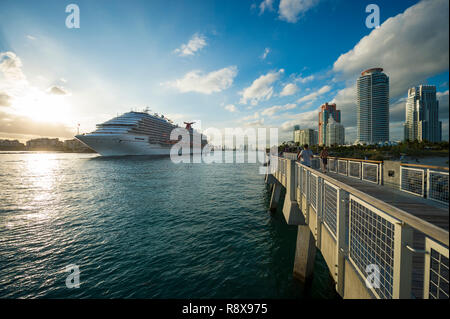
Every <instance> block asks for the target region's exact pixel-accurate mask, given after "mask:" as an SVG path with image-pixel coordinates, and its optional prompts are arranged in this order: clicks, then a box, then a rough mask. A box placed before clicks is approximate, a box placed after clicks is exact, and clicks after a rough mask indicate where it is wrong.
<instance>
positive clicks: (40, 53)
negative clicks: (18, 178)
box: [0, 0, 449, 142]
mask: <svg viewBox="0 0 450 319" xmlns="http://www.w3.org/2000/svg"><path fill="white" fill-rule="evenodd" d="M373 2H374V1H373V0H369V1H361V0H280V1H278V0H272V1H270V0H265V1H263V0H258V1H256V0H249V1H237V0H229V1H224V0H222V1H212V0H210V1H206V0H203V1H200V0H196V1H167V0H166V1H92V0H91V1H73V2H72V3H75V4H77V5H78V6H79V8H80V28H79V29H68V28H67V27H66V26H65V20H66V17H67V15H68V13H66V12H65V7H66V5H68V4H69V3H71V2H65V1H20V0H19V1H17V0H14V1H10V0H1V1H0V66H1V68H0V71H1V72H0V138H18V139H20V140H25V139H27V138H29V137H31V136H35V135H42V136H57V137H65V138H68V137H71V136H73V134H74V133H75V132H76V126H77V123H80V127H81V130H82V131H90V130H92V129H94V127H95V124H96V123H99V122H102V121H104V120H106V119H109V118H110V117H112V116H115V115H116V114H117V113H122V112H126V111H129V110H130V109H131V108H134V109H143V108H144V107H145V106H149V107H150V108H151V109H152V110H153V111H154V112H158V113H163V114H164V115H167V116H168V117H169V118H172V119H173V120H174V121H175V122H178V123H181V122H182V121H187V120H200V121H201V123H202V128H203V129H205V128H208V127H217V128H220V129H223V128H226V127H242V126H256V127H279V128H280V133H279V135H280V139H281V140H288V139H291V136H292V133H291V129H292V127H293V125H295V124H299V125H300V126H301V127H302V128H315V129H317V127H318V123H317V121H318V115H317V109H318V108H319V106H320V105H321V104H323V103H325V102H331V101H334V102H336V103H337V107H338V109H341V110H342V117H343V123H344V125H345V126H346V135H347V136H346V139H347V141H349V142H351V141H353V140H354V138H355V133H356V128H355V127H356V116H355V113H356V97H355V95H354V85H355V80H356V78H357V76H358V75H359V73H360V72H361V71H363V70H364V69H366V68H370V67H374V66H379V67H383V68H385V71H386V73H387V74H388V75H389V76H390V79H391V139H392V140H398V139H401V138H402V132H403V131H402V127H401V124H402V123H403V121H404V98H405V96H406V92H407V89H408V88H409V87H410V86H414V85H419V84H434V85H436V86H437V91H438V92H439V94H438V96H439V99H440V101H441V102H440V103H441V117H442V120H443V122H444V123H443V124H444V130H443V131H444V132H443V135H444V137H445V138H446V139H448V77H449V73H448V69H449V67H448V57H449V50H448V45H449V44H448V1H447V0H427V1H421V2H419V1H408V0H404V1H376V4H377V5H378V6H379V8H380V19H381V21H380V22H381V27H380V28H379V29H377V30H374V29H369V28H367V27H366V25H365V20H366V17H367V15H368V13H366V12H365V8H366V6H367V5H368V4H370V3H373ZM411 34H413V35H414V36H411ZM2 73H3V74H2Z"/></svg>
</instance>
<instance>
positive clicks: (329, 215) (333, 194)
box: [323, 181, 338, 238]
mask: <svg viewBox="0 0 450 319" xmlns="http://www.w3.org/2000/svg"><path fill="white" fill-rule="evenodd" d="M323 193H324V194H323V196H324V198H323V220H324V222H325V225H327V227H328V228H329V229H330V231H331V233H332V234H333V235H334V237H335V238H336V223H337V207H338V188H337V187H336V186H334V185H332V184H330V183H328V182H326V181H325V185H324V190H323Z"/></svg>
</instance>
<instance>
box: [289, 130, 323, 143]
mask: <svg viewBox="0 0 450 319" xmlns="http://www.w3.org/2000/svg"><path fill="white" fill-rule="evenodd" d="M295 132H296V133H295V136H294V142H295V143H299V144H300V145H304V144H308V145H317V143H318V133H317V131H316V130H313V129H310V128H308V129H303V130H297V131H295Z"/></svg>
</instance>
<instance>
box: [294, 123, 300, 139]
mask: <svg viewBox="0 0 450 319" xmlns="http://www.w3.org/2000/svg"><path fill="white" fill-rule="evenodd" d="M299 130H300V125H294V139H293V141H294V142H295V136H296V135H298V133H296V132H297V131H299Z"/></svg>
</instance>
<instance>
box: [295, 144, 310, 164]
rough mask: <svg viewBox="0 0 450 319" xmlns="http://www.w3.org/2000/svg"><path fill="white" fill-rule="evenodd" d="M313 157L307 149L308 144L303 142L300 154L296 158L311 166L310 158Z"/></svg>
mask: <svg viewBox="0 0 450 319" xmlns="http://www.w3.org/2000/svg"><path fill="white" fill-rule="evenodd" d="M312 158H313V153H312V152H311V150H310V149H309V146H308V144H305V145H304V146H303V151H301V152H300V155H299V156H298V159H299V160H300V159H301V161H302V164H303V165H306V166H308V167H311V160H312Z"/></svg>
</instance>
